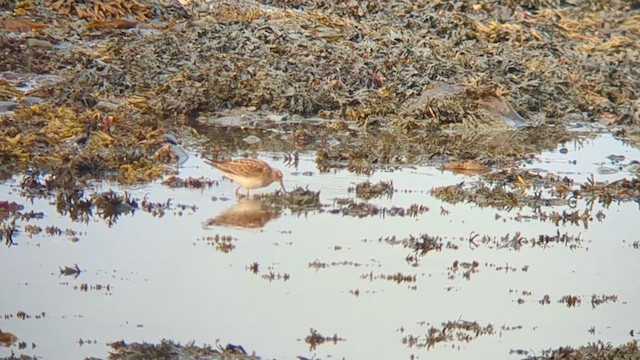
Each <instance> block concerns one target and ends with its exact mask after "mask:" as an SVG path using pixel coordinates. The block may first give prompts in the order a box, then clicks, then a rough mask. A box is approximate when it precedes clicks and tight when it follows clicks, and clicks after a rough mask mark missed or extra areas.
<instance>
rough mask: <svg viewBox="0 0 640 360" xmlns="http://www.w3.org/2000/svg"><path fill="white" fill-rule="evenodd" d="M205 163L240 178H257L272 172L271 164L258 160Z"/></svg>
mask: <svg viewBox="0 0 640 360" xmlns="http://www.w3.org/2000/svg"><path fill="white" fill-rule="evenodd" d="M205 162H206V163H207V164H209V165H211V166H213V167H215V168H217V169H219V170H221V171H224V172H226V173H229V174H234V175H239V176H249V177H251V176H257V175H261V174H265V173H269V172H271V167H270V166H269V164H267V163H266V162H264V161H262V160H258V159H237V160H223V161H207V160H205Z"/></svg>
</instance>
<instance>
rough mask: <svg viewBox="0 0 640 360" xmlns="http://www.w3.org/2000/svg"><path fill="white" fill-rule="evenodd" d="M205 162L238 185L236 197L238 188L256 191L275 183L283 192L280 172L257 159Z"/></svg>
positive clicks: (237, 192) (237, 191)
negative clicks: (277, 183)
mask: <svg viewBox="0 0 640 360" xmlns="http://www.w3.org/2000/svg"><path fill="white" fill-rule="evenodd" d="M205 162H206V163H207V164H209V165H211V166H213V167H214V168H216V169H218V170H220V171H222V174H223V175H224V176H225V177H227V178H229V179H231V180H233V181H235V182H236V183H237V184H238V188H237V189H236V196H239V195H240V194H239V191H240V188H243V189H246V190H247V197H249V190H251V189H257V188H261V187H265V186H269V185H271V183H273V182H275V181H277V182H279V183H280V186H281V187H282V190H283V191H286V190H285V188H284V183H283V181H282V172H280V170H278V169H274V168H272V167H271V166H269V164H267V163H266V162H264V161H262V160H258V159H236V160H220V161H213V160H205Z"/></svg>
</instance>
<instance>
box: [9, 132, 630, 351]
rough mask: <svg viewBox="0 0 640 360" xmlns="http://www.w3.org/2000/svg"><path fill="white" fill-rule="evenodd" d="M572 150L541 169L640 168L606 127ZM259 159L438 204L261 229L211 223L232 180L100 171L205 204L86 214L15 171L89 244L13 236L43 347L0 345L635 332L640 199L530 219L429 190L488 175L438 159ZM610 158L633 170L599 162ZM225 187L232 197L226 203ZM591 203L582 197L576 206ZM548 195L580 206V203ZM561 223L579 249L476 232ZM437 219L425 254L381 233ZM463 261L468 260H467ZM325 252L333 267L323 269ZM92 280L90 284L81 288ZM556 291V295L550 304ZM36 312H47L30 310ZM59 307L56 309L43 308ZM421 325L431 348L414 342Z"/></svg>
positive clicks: (51, 213)
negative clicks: (223, 240)
mask: <svg viewBox="0 0 640 360" xmlns="http://www.w3.org/2000/svg"><path fill="white" fill-rule="evenodd" d="M564 148H566V150H567V152H566V153H564V154H563V153H560V152H558V151H556V152H551V153H545V154H541V155H540V156H539V159H540V161H536V162H533V163H531V164H527V165H526V167H528V168H531V169H537V170H538V171H551V172H553V173H563V175H566V176H569V177H571V178H574V179H575V180H576V181H577V182H584V181H586V179H587V178H588V177H589V176H591V175H592V174H594V176H595V179H596V180H597V181H614V180H617V179H620V178H623V177H627V178H632V177H633V176H634V175H632V174H631V173H629V172H626V171H625V170H624V168H623V167H622V166H618V165H619V164H613V163H611V161H610V160H609V159H607V158H606V157H607V156H609V155H611V154H617V155H624V156H625V160H624V161H623V163H629V161H630V160H634V159H635V160H640V152H639V151H638V150H637V149H633V148H630V147H627V146H625V145H624V144H622V143H620V142H617V141H615V140H614V139H612V138H611V137H610V136H606V135H605V136H601V137H599V138H597V139H594V140H586V141H585V143H582V144H565V145H564ZM563 152H564V151H563ZM260 157H261V158H263V159H265V160H267V161H269V162H270V163H272V164H274V165H275V164H277V165H276V166H277V167H280V168H281V169H282V170H283V172H284V173H285V181H286V185H287V187H288V188H289V189H293V188H294V187H296V186H303V187H307V186H308V188H309V189H311V190H314V191H320V192H321V201H322V202H323V203H324V204H327V205H328V209H331V208H334V207H335V205H333V203H334V199H336V198H344V197H355V195H354V194H353V193H349V192H348V190H347V189H348V188H349V187H352V186H355V184H357V183H360V182H363V181H367V180H368V181H371V182H374V183H375V182H378V181H390V180H391V181H393V185H394V187H395V190H396V191H395V192H394V194H393V196H392V197H391V198H382V199H377V200H371V201H370V202H371V203H373V204H375V205H378V206H385V207H390V206H399V207H408V206H410V205H411V204H421V205H426V206H428V207H429V208H430V211H428V212H426V213H424V214H422V215H419V216H417V217H394V216H386V217H382V216H373V217H365V218H355V217H347V216H342V215H337V214H331V213H329V212H324V213H317V212H314V213H309V214H306V215H293V214H291V213H290V212H288V211H285V212H283V213H282V214H281V215H280V216H279V217H276V218H274V219H272V220H270V221H268V222H267V223H266V224H265V225H264V227H262V228H260V229H243V228H241V227H222V226H206V222H207V220H209V219H212V218H215V217H216V216H218V215H220V214H221V213H222V212H223V211H227V210H229V209H232V208H233V207H234V206H236V205H237V203H238V201H237V200H235V199H234V190H235V185H234V184H232V183H230V182H228V181H220V183H219V185H218V186H214V187H212V188H211V189H207V190H195V189H171V188H168V187H166V186H164V185H162V184H159V183H155V184H150V185H145V186H142V187H128V188H127V187H118V186H116V185H113V184H109V183H97V184H94V186H93V188H92V189H90V191H94V192H101V191H106V190H109V189H114V190H116V191H118V192H123V191H127V192H128V193H130V194H131V195H132V196H133V197H135V198H137V199H142V198H144V197H145V196H146V197H147V198H148V199H149V200H151V201H155V202H165V201H166V200H167V199H171V201H172V203H173V204H184V205H195V207H197V209H196V210H195V211H194V210H190V209H187V210H183V211H182V212H181V214H179V210H178V209H176V210H169V211H167V212H166V214H165V215H164V216H163V217H154V216H152V215H150V214H149V213H146V212H142V211H137V212H136V213H135V214H133V215H126V216H124V217H121V218H119V219H118V221H117V222H116V223H115V224H113V225H112V226H108V225H107V224H105V222H104V221H102V220H99V219H92V220H90V221H89V223H88V224H83V223H78V222H73V221H71V220H70V219H69V218H68V217H66V216H62V215H59V214H58V213H57V212H56V209H55V205H52V204H53V200H52V199H40V200H37V199H36V200H34V201H33V202H32V203H31V202H30V201H29V200H27V199H25V198H23V197H21V196H20V195H19V180H20V179H19V178H15V179H14V180H12V181H8V182H5V183H3V184H0V200H5V201H6V200H9V201H15V202H17V203H19V204H22V205H24V207H25V209H24V210H23V212H26V211H29V210H34V211H41V212H43V213H44V214H45V217H44V219H41V220H31V221H30V222H29V224H36V225H39V226H41V227H42V228H45V227H46V226H49V225H55V226H58V227H59V228H61V229H63V230H64V229H72V230H75V231H77V232H78V235H77V237H78V238H79V241H76V242H73V241H71V240H70V237H69V236H66V235H61V236H50V235H46V234H44V232H43V233H40V234H38V235H34V236H32V237H30V236H29V235H28V234H27V233H25V232H24V231H22V232H20V233H19V234H18V235H16V236H15V237H14V241H15V242H16V243H17V245H15V246H11V247H6V246H3V247H1V248H0V262H1V263H2V269H3V271H1V272H0V284H2V287H3V291H2V296H1V297H0V310H1V311H2V315H4V317H3V318H2V319H0V329H2V330H3V331H10V332H12V333H14V334H15V335H17V336H18V337H19V338H20V341H24V342H26V343H27V344H28V345H29V346H28V348H27V349H25V350H18V349H17V347H16V345H14V346H13V347H12V348H0V357H2V356H8V355H10V354H11V351H13V352H14V353H16V354H18V353H25V354H29V355H37V356H41V357H43V358H45V359H64V358H67V359H80V358H83V357H86V356H95V357H99V358H106V357H107V352H108V348H107V345H106V344H107V343H108V342H111V341H117V340H121V339H123V340H125V341H126V342H134V341H138V342H142V341H146V342H151V343H157V342H159V341H160V340H161V339H163V338H166V339H172V340H175V341H180V342H182V343H185V342H188V341H195V343H196V345H202V344H205V343H207V344H213V343H215V342H216V340H217V339H218V340H219V341H220V342H221V343H223V344H226V343H233V344H241V345H242V346H243V347H244V348H245V349H247V350H249V351H255V352H256V353H257V354H259V355H261V356H263V357H264V358H278V359H295V358H296V356H306V357H313V356H314V355H315V356H316V357H317V358H323V359H325V358H346V359H367V358H368V359H383V358H386V359H391V358H393V359H402V358H405V359H408V358H409V357H410V356H412V355H414V356H417V357H418V358H431V357H436V358H447V359H469V358H486V359H489V358H491V359H517V358H521V357H522V356H519V355H515V354H510V351H511V350H517V349H522V350H526V351H529V354H530V355H533V354H539V353H540V350H541V349H546V348H556V347H559V346H565V345H573V346H579V345H584V344H586V343H587V342H593V341H596V340H603V341H605V342H611V343H613V344H616V345H617V344H621V343H624V342H627V341H628V340H630V339H632V337H631V334H630V331H631V330H635V334H636V337H637V336H638V335H637V334H638V333H640V323H638V321H637V320H638V319H639V318H640V310H639V309H640V286H638V285H637V279H636V277H637V274H638V273H640V249H637V248H634V246H633V243H634V242H637V241H640V232H639V231H638V226H637V221H638V219H640V211H639V205H638V203H636V202H622V203H614V204H611V205H610V206H609V207H606V208H605V207H602V206H601V205H599V204H595V205H593V209H592V211H591V213H592V214H596V213H597V212H598V211H600V210H602V212H603V214H604V215H605V217H604V218H602V219H601V220H598V219H597V218H595V217H594V218H593V220H592V221H591V222H589V224H588V227H585V226H584V224H579V225H575V224H564V225H559V226H556V225H555V224H553V223H552V222H550V221H542V220H538V219H536V218H530V217H529V216H533V215H535V213H534V210H533V209H530V208H520V209H514V210H513V211H511V212H507V211H502V210H496V209H491V208H480V207H478V206H476V205H473V204H456V205H452V204H448V203H444V202H441V201H439V200H437V199H435V198H433V197H432V196H431V195H430V190H431V189H433V188H434V187H437V186H445V185H452V184H456V183H459V182H462V181H466V182H472V181H475V180H476V179H474V178H470V177H464V176H461V175H455V174H452V173H448V172H441V171H440V170H439V169H437V168H432V167H417V168H405V169H403V170H401V171H400V170H396V171H387V172H377V173H375V174H374V175H373V176H370V177H368V176H364V175H354V174H351V173H348V172H345V171H339V172H331V173H319V172H318V171H317V169H316V167H315V163H314V161H313V159H314V154H312V153H309V154H303V155H302V156H301V159H300V163H299V166H298V168H291V167H286V166H284V165H282V164H281V160H280V159H281V156H280V154H272V153H263V154H261V156H260ZM603 166H608V167H611V168H619V171H618V172H616V173H614V174H606V175H605V174H600V173H598V169H599V168H601V167H603ZM180 176H181V177H188V176H194V177H200V176H203V177H205V178H210V179H216V180H218V179H220V173H219V172H217V171H216V170H214V169H211V168H209V167H208V166H207V165H205V164H204V163H203V162H202V160H201V159H199V158H196V157H192V158H190V159H189V160H188V162H187V163H186V164H185V166H184V167H183V168H181V169H180ZM275 188H276V187H275V186H272V187H271V188H268V189H264V190H261V191H259V192H269V191H273V190H274V189H275ZM225 197H226V198H229V199H228V200H220V199H221V198H225ZM585 208H587V205H586V204H585V203H584V202H582V201H579V202H578V204H577V209H583V210H584V209H585ZM544 210H545V211H547V212H551V211H557V212H562V211H563V210H567V211H574V209H572V208H569V206H557V207H553V208H545V209H544ZM26 224H28V223H26V222H23V223H21V226H24V225H26ZM558 231H559V232H560V233H562V234H565V233H566V234H569V235H573V236H576V237H579V239H580V240H581V242H580V243H579V245H578V246H575V247H570V246H566V245H564V244H550V245H549V246H547V247H538V246H536V247H531V246H524V247H522V248H521V249H519V250H514V249H513V248H500V247H499V246H497V245H496V243H495V242H491V241H490V242H488V243H487V244H482V243H480V244H478V246H474V244H471V243H470V242H469V241H468V239H469V238H470V237H471V236H472V235H473V234H480V235H481V236H484V235H487V236H489V237H491V238H492V239H493V238H496V239H499V238H500V237H502V236H505V235H507V234H509V235H511V236H513V234H515V233H516V232H519V233H521V234H522V236H524V237H525V238H533V237H538V236H540V235H555V234H556V233H557V232H558ZM421 234H428V235H429V236H439V237H441V238H442V241H443V243H444V244H445V246H444V247H443V248H442V249H441V250H440V251H432V252H429V253H428V254H427V255H426V256H424V257H421V258H420V260H419V262H418V263H417V264H415V263H412V262H410V261H407V260H406V258H407V256H409V255H411V254H412V251H411V250H410V249H408V248H405V247H403V246H402V245H401V244H395V245H393V244H390V243H388V242H385V241H380V240H379V239H380V238H386V237H391V236H396V238H397V239H399V240H400V239H403V238H406V237H408V236H410V235H413V236H420V235H421ZM216 235H220V236H230V237H232V238H233V240H232V241H231V243H232V244H233V245H234V246H235V247H234V248H233V249H232V250H231V251H228V252H223V251H221V250H220V249H217V248H216V247H215V246H212V245H211V244H210V242H207V241H206V240H205V238H207V237H214V236H216ZM447 243H449V244H450V245H451V246H446V244H447ZM454 245H455V246H454ZM456 261H457V262H458V263H459V264H460V267H459V268H458V270H457V271H453V264H454V262H456ZM474 261H477V263H478V266H477V271H476V272H474V273H471V274H470V275H469V276H468V277H465V276H463V273H464V269H462V268H461V266H462V264H463V263H473V262H474ZM313 262H316V263H317V264H324V267H323V266H318V267H313V266H310V263H313ZM76 263H77V264H78V266H79V267H80V268H81V269H82V270H83V272H82V273H81V274H80V276H79V277H77V278H74V277H70V276H67V277H65V276H59V270H58V268H59V267H60V266H65V265H68V266H71V265H73V264H76ZM253 263H258V264H259V272H258V273H257V274H254V273H253V272H251V271H249V269H248V267H249V265H250V264H253ZM270 273H272V274H273V278H269V276H268V275H269V274H270ZM394 274H402V275H410V276H412V277H413V276H415V281H412V282H400V283H398V282H395V281H393V280H388V279H386V276H387V275H389V276H392V275H394ZM285 277H286V279H285ZM83 284H86V285H88V286H89V288H88V290H86V291H81V288H80V287H81V285H83ZM97 285H102V287H98V286H97ZM107 286H108V288H107ZM593 295H596V296H602V295H605V296H614V295H615V296H617V301H615V302H613V301H609V302H605V303H603V304H601V305H598V306H595V307H593V306H592V305H591V298H592V296H593ZM545 296H548V299H549V303H548V304H544V305H543V304H541V303H540V301H541V300H543V298H544V297H545ZM563 296H575V297H577V298H579V299H580V300H581V303H580V304H578V305H577V306H574V307H568V306H567V304H565V303H560V302H558V301H559V300H560V299H561V298H562V297H563ZM20 311H23V312H25V313H26V314H27V315H29V316H30V317H27V318H26V319H20V318H18V317H16V314H17V313H18V312H20ZM42 313H44V317H36V315H39V314H42ZM449 321H451V322H455V321H459V322H461V321H470V322H477V323H478V324H479V325H480V326H482V327H487V326H489V325H491V326H493V330H494V331H493V333H489V334H482V335H480V336H476V334H475V333H474V332H459V333H460V334H462V335H466V336H468V340H470V341H461V340H458V339H454V340H452V341H447V342H441V343H437V344H435V346H433V347H430V348H428V349H427V348H426V347H419V346H418V345H420V344H422V345H425V344H426V336H427V334H428V332H429V329H430V328H431V327H432V326H433V327H435V328H437V329H440V328H442V323H445V322H449ZM311 329H314V330H315V331H317V332H318V333H320V334H322V335H324V336H334V335H337V336H338V337H340V338H342V339H344V341H339V342H337V343H336V344H334V343H332V342H330V343H324V344H322V345H319V346H318V347H317V348H315V349H310V348H309V344H307V343H305V341H304V339H305V337H306V336H308V335H310V334H311ZM411 337H413V338H414V339H415V340H417V344H416V345H413V346H410V345H409V343H408V340H409V339H410V338H411ZM80 340H82V342H83V344H82V345H81V344H80ZM403 340H404V341H403ZM32 343H33V344H35V345H36V347H35V348H31V344H32Z"/></svg>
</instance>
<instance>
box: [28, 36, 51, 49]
mask: <svg viewBox="0 0 640 360" xmlns="http://www.w3.org/2000/svg"><path fill="white" fill-rule="evenodd" d="M27 46H28V47H30V48H40V49H51V48H53V44H52V43H50V42H48V41H47V40H40V39H33V38H31V39H28V40H27Z"/></svg>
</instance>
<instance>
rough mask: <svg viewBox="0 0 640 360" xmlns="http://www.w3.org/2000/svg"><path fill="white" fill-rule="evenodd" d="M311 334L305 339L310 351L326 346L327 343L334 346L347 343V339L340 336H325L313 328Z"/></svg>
mask: <svg viewBox="0 0 640 360" xmlns="http://www.w3.org/2000/svg"><path fill="white" fill-rule="evenodd" d="M310 331H311V334H310V335H307V336H306V337H305V338H304V342H306V343H307V344H309V350H310V351H312V350H315V349H316V348H317V347H318V346H319V345H322V344H324V343H325V342H332V343H333V344H334V345H337V344H338V342H341V341H346V340H345V339H343V338H341V337H339V336H338V334H334V335H333V336H323V335H322V334H320V333H319V332H318V330H316V329H314V328H311V330H310Z"/></svg>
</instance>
